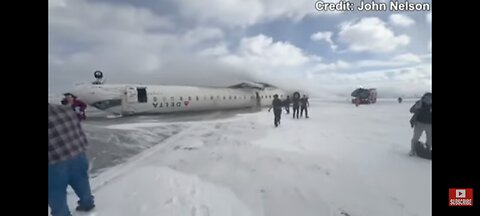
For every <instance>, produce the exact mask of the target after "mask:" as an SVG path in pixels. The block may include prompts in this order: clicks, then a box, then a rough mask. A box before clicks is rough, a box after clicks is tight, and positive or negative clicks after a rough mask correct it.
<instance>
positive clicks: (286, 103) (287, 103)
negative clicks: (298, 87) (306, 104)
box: [283, 95, 292, 114]
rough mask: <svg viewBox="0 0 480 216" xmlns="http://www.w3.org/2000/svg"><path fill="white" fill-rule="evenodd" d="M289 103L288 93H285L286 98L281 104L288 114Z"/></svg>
mask: <svg viewBox="0 0 480 216" xmlns="http://www.w3.org/2000/svg"><path fill="white" fill-rule="evenodd" d="M290 103H292V101H291V100H290V95H287V99H285V100H284V101H283V105H284V106H285V111H287V114H290Z"/></svg>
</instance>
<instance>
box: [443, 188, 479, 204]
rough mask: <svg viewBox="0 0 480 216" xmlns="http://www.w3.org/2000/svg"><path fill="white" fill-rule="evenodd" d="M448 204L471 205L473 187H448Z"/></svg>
mask: <svg viewBox="0 0 480 216" xmlns="http://www.w3.org/2000/svg"><path fill="white" fill-rule="evenodd" d="M448 205H449V206H473V188H450V189H448Z"/></svg>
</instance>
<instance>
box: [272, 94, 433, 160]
mask: <svg viewBox="0 0 480 216" xmlns="http://www.w3.org/2000/svg"><path fill="white" fill-rule="evenodd" d="M398 102H399V103H401V102H402V98H399V99H398ZM290 104H293V118H297V119H298V118H299V113H298V112H299V108H300V110H301V111H300V117H302V116H303V112H304V111H305V117H306V118H308V109H307V107H308V106H310V104H309V102H308V98H307V97H306V95H303V97H302V98H300V94H299V93H298V92H295V93H294V94H293V100H290V96H287V98H286V99H285V100H284V101H282V100H280V99H279V98H278V95H277V94H276V95H274V96H273V101H272V106H271V107H270V108H269V109H268V111H270V110H271V109H272V108H273V113H274V122H273V123H274V125H275V127H278V125H280V119H281V115H282V108H285V111H286V112H287V114H289V113H290ZM410 112H411V113H412V114H413V116H412V118H411V119H410V124H411V126H412V128H414V130H413V138H412V140H411V148H410V153H409V155H410V156H413V155H416V154H417V152H416V149H417V148H416V147H417V145H418V144H419V140H420V137H421V135H422V133H423V132H425V134H426V137H427V139H426V143H425V144H426V149H427V150H429V151H431V149H432V93H431V92H427V93H425V94H424V95H423V96H422V98H421V99H420V100H419V101H417V102H416V103H415V104H414V105H413V106H412V107H411V108H410Z"/></svg>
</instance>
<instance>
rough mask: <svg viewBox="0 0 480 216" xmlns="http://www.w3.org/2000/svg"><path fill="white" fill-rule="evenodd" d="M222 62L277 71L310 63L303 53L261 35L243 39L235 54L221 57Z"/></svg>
mask: <svg viewBox="0 0 480 216" xmlns="http://www.w3.org/2000/svg"><path fill="white" fill-rule="evenodd" d="M222 61H223V62H227V63H230V64H234V65H242V66H246V67H250V66H253V67H259V68H262V69H266V68H269V69H278V68H281V67H290V66H299V65H303V64H305V63H307V62H309V61H310V59H309V57H308V56H307V55H305V54H304V53H303V51H302V50H301V49H300V48H298V47H296V46H294V45H292V44H290V43H288V42H282V41H277V42H274V41H273V39H272V38H271V37H268V36H265V35H263V34H260V35H257V36H254V37H247V38H243V39H242V40H241V41H240V45H239V47H238V49H237V51H236V53H233V54H230V55H227V56H224V57H222Z"/></svg>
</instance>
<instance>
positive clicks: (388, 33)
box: [338, 17, 410, 53]
mask: <svg viewBox="0 0 480 216" xmlns="http://www.w3.org/2000/svg"><path fill="white" fill-rule="evenodd" d="M338 34H339V38H340V41H342V42H344V43H346V44H348V46H349V47H348V48H349V50H351V51H353V52H372V53H388V52H392V51H394V50H396V49H397V48H400V47H403V46H406V45H408V44H409V43H410V38H409V37H408V36H406V35H398V36H395V34H394V33H393V31H392V30H390V29H388V28H387V27H386V24H385V22H383V21H382V20H380V19H379V18H377V17H367V18H362V19H361V20H360V21H358V22H344V23H342V24H341V25H340V32H339V33H338Z"/></svg>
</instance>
